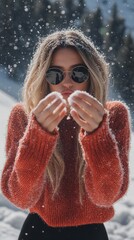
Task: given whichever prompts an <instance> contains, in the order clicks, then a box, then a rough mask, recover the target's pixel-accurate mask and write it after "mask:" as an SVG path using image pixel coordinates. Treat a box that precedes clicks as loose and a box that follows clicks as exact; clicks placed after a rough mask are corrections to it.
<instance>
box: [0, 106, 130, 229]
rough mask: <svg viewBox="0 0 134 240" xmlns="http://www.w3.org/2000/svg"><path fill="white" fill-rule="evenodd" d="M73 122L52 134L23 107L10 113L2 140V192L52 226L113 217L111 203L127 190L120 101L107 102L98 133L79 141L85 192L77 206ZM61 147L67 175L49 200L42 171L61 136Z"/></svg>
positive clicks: (126, 133)
mask: <svg viewBox="0 0 134 240" xmlns="http://www.w3.org/2000/svg"><path fill="white" fill-rule="evenodd" d="M74 125H76V123H75V122H74V121H73V120H66V119H64V120H63V121H62V123H61V124H60V130H59V132H58V131H57V132H55V134H50V133H48V132H46V131H45V130H44V129H43V128H42V127H41V126H40V124H39V123H38V122H37V120H36V118H35V116H34V115H33V114H30V115H29V116H27V115H26V113H25V112H24V108H23V105H22V104H20V103H19V104H17V105H16V106H15V107H14V108H13V110H12V111H11V114H10V118H9V123H8V134H7V142H6V155H7V161H6V163H5V167H4V170H3V174H2V179H1V188H2V191H3V194H4V195H5V196H6V197H7V198H8V199H9V200H10V201H11V202H12V203H13V204H15V205H16V206H18V207H20V208H22V209H30V212H36V213H38V214H39V215H40V216H41V217H42V219H44V221H45V222H46V223H47V224H48V225H50V226H76V225H81V224H89V223H102V222H105V221H108V220H109V219H111V217H113V215H114V209H113V206H112V205H113V203H114V202H115V201H117V200H118V199H120V198H121V197H122V196H123V195H124V194H125V192H126V190H127V188H128V153H129V145H130V143H129V142H130V121H129V111H128V109H127V107H126V105H125V104H123V103H121V102H119V101H111V102H107V113H106V114H105V115H104V118H103V121H102V123H101V124H100V126H99V127H98V129H97V130H95V131H94V132H92V133H91V134H88V135H85V134H84V131H83V130H82V129H80V132H79V135H78V138H79V141H80V144H81V147H82V150H83V154H84V156H85V161H86V168H85V174H84V182H85V189H86V191H85V194H84V196H83V204H82V205H81V204H80V202H79V187H78V179H77V174H76V171H75V161H76V151H77V150H76V144H75V143H76V140H75V137H76V134H75V132H76V129H75V127H76V126H74ZM59 135H60V138H61V140H62V143H63V150H64V161H65V173H64V176H63V178H62V180H61V184H60V187H59V193H58V194H57V195H56V196H55V198H54V199H52V188H51V184H50V183H49V181H46V180H45V181H44V172H45V169H46V166H47V164H48V162H49V160H50V157H51V156H52V153H53V151H54V148H55V146H56V142H57V138H58V137H59Z"/></svg>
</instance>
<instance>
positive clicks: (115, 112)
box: [105, 100, 131, 125]
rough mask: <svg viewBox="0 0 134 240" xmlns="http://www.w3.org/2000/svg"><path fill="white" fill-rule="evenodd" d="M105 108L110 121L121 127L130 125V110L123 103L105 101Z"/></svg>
mask: <svg viewBox="0 0 134 240" xmlns="http://www.w3.org/2000/svg"><path fill="white" fill-rule="evenodd" d="M105 108H106V110H107V111H108V112H109V117H110V119H111V121H114V122H116V123H117V124H121V125H122V124H123V123H125V122H128V123H129V124H130V125H131V114H130V109H129V107H128V105H127V104H126V103H125V102H123V101H119V100H116V101H107V102H106V105H105Z"/></svg>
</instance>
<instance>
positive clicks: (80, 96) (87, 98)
mask: <svg viewBox="0 0 134 240" xmlns="http://www.w3.org/2000/svg"><path fill="white" fill-rule="evenodd" d="M68 102H69V105H70V107H71V110H70V114H71V116H72V117H73V119H74V120H75V121H76V122H77V123H78V125H79V126H80V127H82V128H83V129H84V130H85V131H87V132H93V131H94V130H95V129H97V128H98V126H99V124H100V123H101V122H102V119H103V116H104V114H105V109H104V107H103V105H102V104H101V103H100V102H99V101H98V100H97V99H95V98H94V97H92V96H91V95H90V94H88V93H87V92H84V91H76V92H74V93H73V94H72V95H70V97H69V98H68Z"/></svg>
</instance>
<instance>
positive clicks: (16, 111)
mask: <svg viewBox="0 0 134 240" xmlns="http://www.w3.org/2000/svg"><path fill="white" fill-rule="evenodd" d="M17 121H20V122H22V121H25V122H27V114H26V111H25V108H24V104H23V103H22V102H18V103H15V105H14V106H13V107H12V109H11V112H10V116H9V122H17Z"/></svg>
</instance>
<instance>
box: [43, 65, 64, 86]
mask: <svg viewBox="0 0 134 240" xmlns="http://www.w3.org/2000/svg"><path fill="white" fill-rule="evenodd" d="M46 80H47V82H48V83H50V84H53V85H56V84H59V83H60V82H61V81H62V80H63V73H62V71H61V70H60V69H55V68H49V69H48V70H47V72H46Z"/></svg>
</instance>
